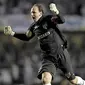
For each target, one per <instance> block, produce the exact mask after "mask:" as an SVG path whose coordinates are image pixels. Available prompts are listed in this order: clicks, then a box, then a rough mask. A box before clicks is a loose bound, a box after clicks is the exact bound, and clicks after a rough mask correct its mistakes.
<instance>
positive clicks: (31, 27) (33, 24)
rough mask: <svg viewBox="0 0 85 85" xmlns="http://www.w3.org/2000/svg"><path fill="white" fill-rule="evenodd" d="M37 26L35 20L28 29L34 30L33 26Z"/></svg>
mask: <svg viewBox="0 0 85 85" xmlns="http://www.w3.org/2000/svg"><path fill="white" fill-rule="evenodd" d="M34 26H35V22H33V23H32V24H30V26H29V28H28V30H33V27H34Z"/></svg>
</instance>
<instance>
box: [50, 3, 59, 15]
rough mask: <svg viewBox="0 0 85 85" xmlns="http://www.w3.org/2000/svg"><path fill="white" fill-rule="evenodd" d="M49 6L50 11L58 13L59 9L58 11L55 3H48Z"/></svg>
mask: <svg viewBox="0 0 85 85" xmlns="http://www.w3.org/2000/svg"><path fill="white" fill-rule="evenodd" d="M49 7H50V10H51V11H52V12H54V13H56V14H59V11H58V9H57V7H56V5H55V4H54V3H51V4H50V5H49Z"/></svg>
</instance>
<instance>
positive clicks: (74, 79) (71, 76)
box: [65, 73, 76, 84]
mask: <svg viewBox="0 0 85 85" xmlns="http://www.w3.org/2000/svg"><path fill="white" fill-rule="evenodd" d="M65 76H66V78H67V79H68V80H69V81H70V82H71V83H72V84H76V77H75V75H74V74H73V73H67V74H65Z"/></svg>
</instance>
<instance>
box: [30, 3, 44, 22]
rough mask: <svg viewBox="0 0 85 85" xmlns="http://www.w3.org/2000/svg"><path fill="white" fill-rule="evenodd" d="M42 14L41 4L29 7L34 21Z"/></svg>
mask: <svg viewBox="0 0 85 85" xmlns="http://www.w3.org/2000/svg"><path fill="white" fill-rule="evenodd" d="M42 15H43V7H42V5H41V4H35V5H33V7H32V8H31V16H32V18H33V20H34V21H38V20H39V18H40V17H41V16H42Z"/></svg>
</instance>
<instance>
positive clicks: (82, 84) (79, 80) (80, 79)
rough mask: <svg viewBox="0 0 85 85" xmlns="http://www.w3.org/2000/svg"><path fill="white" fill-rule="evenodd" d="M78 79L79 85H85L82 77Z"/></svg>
mask: <svg viewBox="0 0 85 85" xmlns="http://www.w3.org/2000/svg"><path fill="white" fill-rule="evenodd" d="M76 78H77V79H78V81H77V84H79V85H85V81H84V80H83V79H82V78H81V77H79V76H76Z"/></svg>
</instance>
